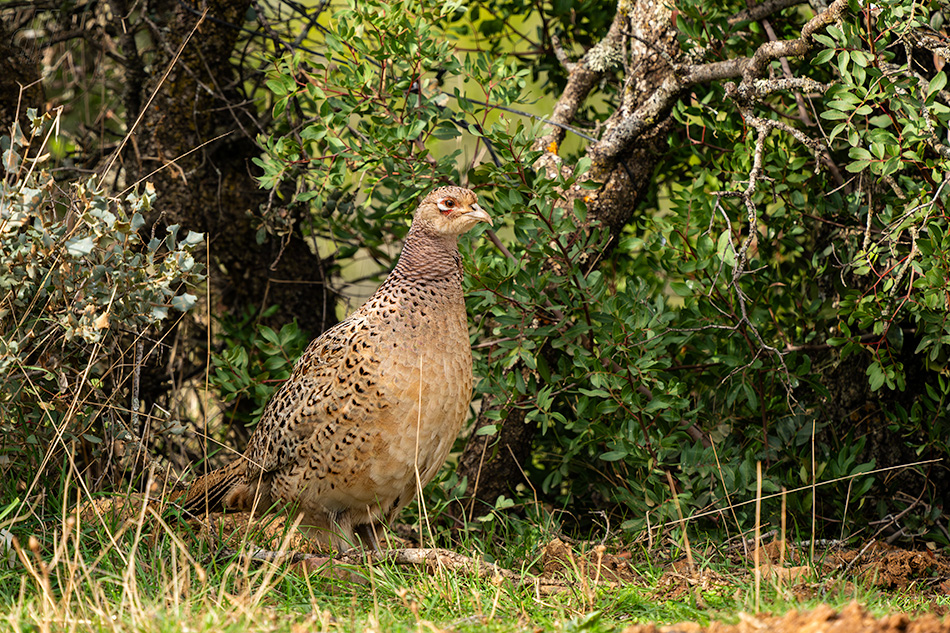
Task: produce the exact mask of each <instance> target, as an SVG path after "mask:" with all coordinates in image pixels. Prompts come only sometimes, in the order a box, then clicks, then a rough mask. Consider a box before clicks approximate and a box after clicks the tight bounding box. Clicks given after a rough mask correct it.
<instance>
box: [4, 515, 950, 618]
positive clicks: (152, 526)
mask: <svg viewBox="0 0 950 633" xmlns="http://www.w3.org/2000/svg"><path fill="white" fill-rule="evenodd" d="M145 516H146V517H149V518H148V519H146V520H144V521H138V520H132V521H130V522H128V523H127V524H126V525H125V526H123V527H121V528H118V529H117V530H116V531H117V534H116V535H115V536H112V537H110V536H109V535H108V534H107V532H106V530H105V529H104V528H103V527H102V526H101V525H99V526H97V525H88V526H80V525H77V524H76V522H75V521H74V520H73V519H66V520H65V521H64V520H58V521H52V522H49V521H48V522H39V521H36V520H34V519H29V520H26V521H23V522H21V523H19V524H18V525H17V526H15V527H14V528H13V530H14V532H15V533H16V534H18V535H19V537H20V540H21V541H25V542H24V548H23V549H22V550H21V551H20V552H19V554H18V556H17V559H16V560H15V561H14V562H13V564H12V565H2V566H0V630H12V631H119V630H122V631H127V630H134V631H150V632H151V631H155V632H169V633H185V632H189V633H191V632H200V631H234V632H236V633H256V632H264V631H291V632H297V631H300V632H302V631H323V630H327V631H407V632H408V631H414V632H417V631H440V630H452V631H535V630H543V631H595V632H597V631H604V632H607V631H617V632H619V631H622V630H623V628H624V627H625V626H628V625H630V624H634V623H643V622H656V623H660V624H662V623H675V622H680V621H694V622H698V623H700V624H707V623H709V622H710V621H712V620H722V621H726V622H735V621H736V620H737V619H738V617H739V616H738V614H739V612H747V613H752V612H755V610H756V608H755V605H756V597H755V587H754V582H753V576H752V573H751V564H750V565H746V566H743V565H736V564H735V563H731V564H730V563H728V562H726V561H724V560H722V557H721V556H718V555H715V556H713V557H711V558H709V559H708V560H703V559H702V558H701V554H699V552H703V551H714V549H713V548H712V547H710V548H708V550H706V549H705V548H704V546H703V545H702V544H697V543H695V542H694V546H693V551H694V555H696V556H697V566H698V567H700V568H701V569H703V570H708V571H709V572H712V573H714V574H715V575H714V576H712V577H713V578H718V579H721V581H719V582H712V583H710V584H708V585H703V584H702V583H699V584H697V585H696V586H694V587H693V588H692V590H690V591H683V592H681V593H680V594H678V595H675V596H673V595H670V592H669V591H668V590H667V589H666V585H665V584H664V582H663V578H664V572H666V571H667V570H668V567H669V566H668V562H669V560H670V556H671V551H670V549H669V547H666V548H661V547H659V546H657V547H656V548H655V549H654V550H653V551H643V550H642V549H636V547H634V548H633V550H634V553H633V558H634V561H635V563H634V566H635V568H636V569H637V571H638V572H639V573H640V574H641V575H642V580H641V581H640V582H636V583H630V584H627V585H625V586H620V587H595V586H592V585H591V583H590V582H588V581H586V580H584V579H583V578H582V577H580V576H579V575H578V574H577V573H576V572H568V583H567V586H566V587H565V589H564V590H563V591H561V592H559V593H555V594H550V595H545V594H542V593H539V592H538V591H537V590H536V589H535V588H534V587H533V586H532V585H531V584H530V583H526V584H524V585H522V586H518V585H517V584H516V583H513V582H510V581H507V580H503V581H499V580H498V579H492V578H478V577H475V576H473V575H471V574H469V573H466V572H461V571H454V570H450V569H439V568H435V569H431V568H425V567H406V566H403V567H400V566H396V565H392V564H380V565H376V566H374V567H366V566H358V567H353V568H351V569H352V571H353V573H354V574H356V575H358V576H360V577H361V579H362V581H361V582H351V581H345V580H339V579H334V578H329V577H325V576H321V575H319V574H309V575H308V574H304V573H302V572H301V570H300V568H299V567H296V566H292V565H287V564H266V563H252V562H249V561H248V560H246V558H243V557H230V558H223V557H215V556H213V555H212V550H211V547H210V546H209V544H208V543H207V542H202V541H199V540H195V539H194V538H193V535H189V534H188V530H187V529H184V528H183V526H176V527H175V528H170V527H167V526H165V525H163V524H161V523H160V522H158V521H157V520H156V519H155V518H154V517H150V515H148V514H146V515H145ZM492 523H493V524H492V525H488V526H486V525H484V524H483V525H480V526H478V527H477V528H473V529H472V530H470V531H467V532H463V533H462V534H463V535H462V542H461V543H457V544H456V545H455V546H454V547H453V550H454V551H456V552H459V553H462V554H466V555H469V556H479V557H482V558H483V559H485V560H491V561H496V562H497V563H498V564H500V565H502V566H503V567H505V568H507V569H511V570H515V571H518V572H519V573H522V574H523V575H524V576H525V577H527V576H528V575H529V574H530V573H538V572H540V562H539V561H540V554H541V551H542V549H543V545H544V543H546V542H547V541H548V540H549V539H550V538H551V537H552V536H553V535H554V530H555V528H556V525H555V523H554V522H553V521H550V520H548V521H547V522H545V521H543V520H542V521H538V520H537V517H536V518H535V520H531V521H529V520H525V519H517V518H507V519H505V518H503V517H502V516H496V517H495V519H494V521H493V522H492ZM31 532H32V533H34V534H35V535H36V538H35V540H34V541H33V547H32V549H31V548H30V545H29V544H28V542H29V539H28V535H29V534H30V533H31ZM435 538H436V539H438V534H436V535H435ZM696 540H698V539H696V537H694V541H696ZM443 545H444V543H443ZM613 548H617V549H622V545H621V544H620V543H616V544H613V546H612V549H613ZM587 549H588V550H589V549H590V547H587ZM672 555H676V556H678V553H674V554H672ZM847 580H849V579H843V578H842V579H835V578H833V577H824V578H818V579H816V580H815V582H813V583H811V584H810V585H809V586H811V587H812V595H811V596H809V597H808V598H807V599H805V600H800V599H799V598H796V597H795V595H794V594H793V593H792V592H791V591H790V590H789V589H788V588H787V587H781V586H777V585H775V584H773V583H772V582H771V581H768V580H766V581H763V583H762V590H761V594H760V597H759V604H760V605H761V609H760V610H761V611H764V612H772V613H779V614H780V613H784V612H785V611H788V610H792V609H799V610H800V609H809V608H812V607H814V606H816V605H817V604H819V603H822V602H823V603H826V604H830V605H831V606H832V607H834V608H837V609H840V608H842V607H843V606H845V605H846V604H848V603H849V602H851V601H852V600H857V601H858V602H860V603H861V604H863V605H865V606H867V607H868V608H869V609H870V610H871V612H872V613H875V614H885V613H890V612H894V611H912V612H913V611H926V610H929V609H931V608H932V607H933V604H934V603H935V601H936V602H937V603H939V604H944V605H946V604H947V602H948V599H947V598H939V599H935V598H932V597H928V596H926V595H923V594H915V593H911V592H905V593H904V594H899V595H889V594H884V593H881V592H879V591H876V590H874V589H873V588H869V587H863V586H861V585H859V584H856V583H853V582H847Z"/></svg>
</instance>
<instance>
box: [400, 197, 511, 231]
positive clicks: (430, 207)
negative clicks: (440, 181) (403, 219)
mask: <svg viewBox="0 0 950 633" xmlns="http://www.w3.org/2000/svg"><path fill="white" fill-rule="evenodd" d="M479 222H488V224H489V225H491V223H492V221H491V216H489V215H488V213H487V212H486V211H485V210H484V209H483V208H481V207H480V206H478V196H476V195H475V192H474V191H472V190H470V189H465V188H464V187H440V188H438V189H436V190H435V191H433V192H431V193H430V194H429V195H427V196H426V197H425V198H423V199H422V202H421V203H419V208H418V209H416V214H415V216H414V217H413V220H412V224H413V228H418V229H422V230H424V231H426V232H430V233H436V234H439V235H442V236H445V237H453V238H454V237H457V236H459V235H461V234H462V233H465V232H467V231H469V230H470V229H471V228H472V227H474V226H475V225H476V224H478V223H479Z"/></svg>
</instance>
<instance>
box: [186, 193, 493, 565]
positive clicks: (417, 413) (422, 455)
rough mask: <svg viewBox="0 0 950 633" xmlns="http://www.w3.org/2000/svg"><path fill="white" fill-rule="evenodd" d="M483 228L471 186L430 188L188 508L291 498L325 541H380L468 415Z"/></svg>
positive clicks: (263, 505) (260, 505)
mask: <svg viewBox="0 0 950 633" xmlns="http://www.w3.org/2000/svg"><path fill="white" fill-rule="evenodd" d="M478 222H488V223H491V219H490V218H489V216H488V214H487V213H486V212H485V211H484V210H482V209H481V208H480V207H479V206H478V203H477V198H476V196H475V194H474V193H473V192H472V191H469V190H468V189H463V188H461V187H442V188H440V189H436V190H435V191H433V192H431V193H430V194H429V195H427V196H426V197H425V198H424V199H423V200H422V202H421V203H420V205H419V207H418V208H417V209H416V213H415V215H414V217H413V222H412V227H411V228H410V230H409V234H408V236H407V238H406V243H405V245H404V247H403V251H402V254H401V255H400V257H399V261H398V263H397V264H396V267H395V268H394V269H393V271H392V273H390V275H389V277H387V279H386V281H385V282H384V283H383V284H382V286H380V287H379V289H378V290H377V291H376V293H375V294H373V296H372V297H370V298H369V300H368V301H367V302H366V303H365V304H363V305H362V306H361V307H360V308H359V309H358V310H356V311H355V312H354V313H353V314H351V315H350V316H349V317H348V318H346V319H345V320H343V321H342V322H340V323H339V324H338V325H336V326H335V327H333V328H331V329H329V330H327V331H326V332H324V333H323V334H322V335H321V336H320V337H318V338H317V339H315V340H314V341H313V342H311V343H310V346H309V347H308V348H307V349H306V351H305V352H304V353H303V355H302V356H301V358H300V360H298V361H297V364H296V365H295V367H294V371H293V373H292V374H291V377H290V379H289V380H287V382H285V383H284V384H283V385H282V386H281V387H280V389H278V390H277V393H276V394H275V395H274V397H273V399H271V401H270V402H269V403H268V405H267V407H266V408H265V410H264V413H263V415H262V416H261V419H260V421H259V422H258V425H257V428H256V429H255V431H254V434H253V435H252V436H251V439H250V442H249V443H248V446H247V450H246V451H245V452H244V455H243V456H242V457H240V458H238V459H237V460H236V461H234V462H232V463H231V464H230V465H228V466H226V467H224V468H222V469H220V470H217V471H213V472H211V473H209V474H208V475H206V476H204V477H200V478H198V479H197V480H196V481H195V482H194V483H193V484H192V485H191V487H190V489H189V492H188V494H187V498H186V500H185V507H186V509H188V510H189V511H192V512H200V511H203V510H205V509H208V510H217V509H221V507H222V506H223V507H224V508H227V509H233V510H250V509H252V508H256V510H257V512H263V511H265V510H267V509H268V508H270V507H271V506H272V505H274V504H275V503H278V502H282V503H285V504H288V503H295V504H297V508H298V511H299V512H300V513H301V515H302V521H301V525H302V526H304V528H305V529H306V530H307V531H308V533H309V534H310V536H311V537H312V538H314V539H315V540H316V541H317V542H318V543H320V544H323V545H329V546H331V547H332V548H334V549H336V550H338V551H343V550H346V549H347V548H348V547H350V546H352V545H354V544H356V542H357V538H359V540H361V541H363V542H364V543H365V544H366V545H369V546H373V547H375V546H376V536H375V534H376V533H377V530H378V529H379V526H380V524H381V523H383V522H387V521H389V520H390V519H391V518H392V517H393V516H394V515H395V514H396V513H397V512H398V511H399V510H400V508H402V507H403V506H404V505H405V504H406V503H408V502H409V501H410V500H411V499H412V498H413V497H414V496H415V494H416V492H417V490H418V489H419V488H420V487H421V486H425V484H426V483H428V482H429V481H430V480H431V479H432V477H433V476H434V475H435V473H436V471H437V470H438V469H439V467H440V466H441V465H442V463H443V462H444V461H445V458H446V456H447V454H448V452H449V449H450V448H451V447H452V443H453V442H454V440H455V437H456V436H457V435H458V432H459V430H460V429H461V427H462V424H463V423H464V421H465V417H466V414H467V411H468V406H469V403H470V401H471V396H472V353H471V347H470V344H469V337H468V321H467V318H466V313H465V303H464V300H463V296H462V261H461V257H460V255H459V251H458V246H457V244H456V238H457V237H458V236H459V235H461V234H462V233H464V232H466V231H468V230H469V229H471V228H472V227H473V226H475V225H476V224H477V223H478ZM417 473H418V476H417Z"/></svg>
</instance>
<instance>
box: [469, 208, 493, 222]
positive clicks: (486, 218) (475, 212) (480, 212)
mask: <svg viewBox="0 0 950 633" xmlns="http://www.w3.org/2000/svg"><path fill="white" fill-rule="evenodd" d="M471 209H472V210H471V211H469V212H468V213H466V214H465V216H466V217H468V218H471V219H473V220H475V221H476V222H488V226H494V225H493V224H492V221H491V216H490V215H488V212H487V211H485V209H483V208H481V207H480V206H478V204H477V203H476V204H473V205H472V207H471Z"/></svg>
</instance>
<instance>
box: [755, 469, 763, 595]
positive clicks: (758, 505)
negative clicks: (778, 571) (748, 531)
mask: <svg viewBox="0 0 950 633" xmlns="http://www.w3.org/2000/svg"><path fill="white" fill-rule="evenodd" d="M761 549H762V462H756V463H755V553H754V556H755V612H756V613H758V612H759V604H760V603H759V599H760V598H761V593H760V592H761V588H762V568H761V566H760V563H761V561H760V558H761V556H762V554H761Z"/></svg>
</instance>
